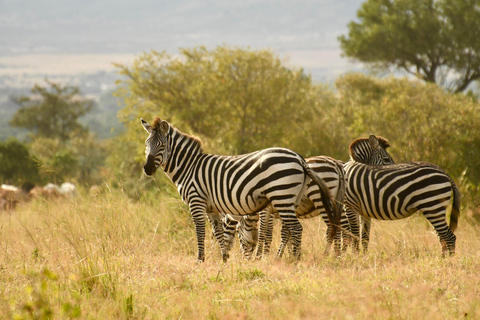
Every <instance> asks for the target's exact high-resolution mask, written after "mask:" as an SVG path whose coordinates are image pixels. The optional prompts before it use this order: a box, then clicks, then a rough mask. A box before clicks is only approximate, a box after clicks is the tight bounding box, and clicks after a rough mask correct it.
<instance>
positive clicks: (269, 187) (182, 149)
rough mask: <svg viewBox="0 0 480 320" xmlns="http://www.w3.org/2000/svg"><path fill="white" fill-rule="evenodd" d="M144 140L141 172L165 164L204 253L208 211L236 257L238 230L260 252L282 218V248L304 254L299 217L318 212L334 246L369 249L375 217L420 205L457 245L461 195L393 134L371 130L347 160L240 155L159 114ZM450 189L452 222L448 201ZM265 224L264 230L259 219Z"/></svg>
mask: <svg viewBox="0 0 480 320" xmlns="http://www.w3.org/2000/svg"><path fill="white" fill-rule="evenodd" d="M141 123H142V125H143V127H144V129H145V130H146V131H147V132H148V133H149V136H148V137H147V139H146V140H145V147H146V148H145V156H146V159H147V161H146V163H145V165H144V172H145V174H147V175H153V174H154V173H155V172H156V170H157V168H158V167H162V168H163V170H164V172H165V173H166V174H167V176H168V177H169V178H170V179H171V180H172V181H173V182H174V183H175V185H176V186H177V189H178V192H179V194H180V196H181V198H182V200H183V201H184V203H185V204H187V205H188V206H189V208H190V212H191V215H192V218H193V222H194V225H195V231H196V236H197V249H198V255H197V261H200V262H202V261H204V260H205V221H206V219H205V217H207V218H208V220H209V222H210V223H211V226H212V232H213V234H214V237H215V239H216V240H217V242H218V243H219V245H220V250H221V253H222V257H223V260H224V261H226V260H227V259H228V257H229V251H230V249H231V247H232V243H233V239H234V236H235V233H238V236H239V240H240V245H241V249H242V252H243V254H244V256H245V257H247V258H250V257H251V256H252V255H253V252H254V250H255V249H257V253H256V256H257V257H258V258H260V257H261V256H262V255H263V254H267V253H268V252H269V250H270V243H271V240H272V229H273V218H274V217H276V218H278V219H280V220H281V225H282V230H281V244H280V247H279V250H278V252H277V255H278V256H281V255H282V254H283V252H284V249H285V247H287V246H288V245H290V246H291V250H292V253H293V256H294V257H295V258H296V259H299V258H300V255H301V242H302V225H301V223H300V222H299V219H308V218H312V217H315V216H318V215H320V216H321V217H322V219H323V220H324V221H325V223H326V224H327V241H328V245H327V249H326V250H327V251H326V252H328V250H329V248H330V246H331V244H332V243H334V248H335V253H336V254H337V255H338V254H340V252H341V250H342V249H345V247H346V245H349V244H352V246H353V248H354V249H355V250H360V239H361V244H362V247H363V250H364V251H366V250H367V248H368V240H369V231H370V224H371V218H375V219H380V220H397V219H403V218H406V217H408V216H410V215H412V214H413V213H414V212H416V211H420V212H422V213H423V215H424V216H425V217H426V218H427V220H428V221H429V222H430V223H431V224H432V225H433V227H434V229H435V231H436V232H437V235H438V237H439V239H440V243H441V245H442V252H443V253H444V254H445V253H449V254H451V255H452V254H454V253H455V235H454V234H453V231H455V228H456V225H457V222H458V217H459V213H460V211H459V210H460V193H459V190H458V188H457V186H456V185H455V183H454V182H453V180H452V179H451V178H450V177H449V176H448V175H447V174H446V173H445V172H443V171H442V170H441V169H440V168H438V167H437V166H435V165H433V164H430V163H426V162H412V163H405V164H395V163H394V161H393V159H392V157H391V156H390V155H389V154H388V152H387V151H386V149H387V148H388V147H389V143H388V141H387V140H386V139H384V138H381V137H375V136H373V135H371V136H370V137H369V138H367V139H364V138H361V139H357V140H355V141H354V142H352V144H351V145H350V147H349V152H350V160H349V161H348V162H346V163H343V162H341V161H339V160H335V159H332V158H329V157H325V156H318V157H313V158H309V159H306V160H305V159H304V158H303V157H302V156H300V155H299V154H297V153H295V152H293V151H291V150H289V149H285V148H268V149H264V150H259V151H256V152H252V153H249V154H244V155H238V156H220V155H213V154H207V153H204V152H203V149H202V144H201V141H200V140H199V139H198V138H196V137H194V136H191V135H188V134H185V133H182V132H181V131H180V130H178V129H177V128H175V127H174V126H172V125H171V124H170V123H168V122H167V121H164V120H161V119H160V118H158V117H156V118H155V119H154V121H153V123H152V124H151V125H150V124H149V123H147V122H146V121H144V120H143V119H141ZM452 194H453V201H452V210H451V218H450V226H449V225H448V224H447V219H446V216H447V214H446V213H447V207H448V206H449V204H450V199H451V195H452ZM258 222H260V226H259V228H257V224H258Z"/></svg>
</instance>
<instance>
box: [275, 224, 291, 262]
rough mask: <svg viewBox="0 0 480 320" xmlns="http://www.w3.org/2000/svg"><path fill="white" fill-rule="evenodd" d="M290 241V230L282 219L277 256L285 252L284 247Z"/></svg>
mask: <svg viewBox="0 0 480 320" xmlns="http://www.w3.org/2000/svg"><path fill="white" fill-rule="evenodd" d="M289 241H290V231H289V230H288V228H287V227H286V226H285V223H284V222H283V220H282V230H281V231H280V246H279V247H278V251H277V257H279V258H281V257H282V256H283V253H284V252H285V247H286V246H287V245H288V242H289Z"/></svg>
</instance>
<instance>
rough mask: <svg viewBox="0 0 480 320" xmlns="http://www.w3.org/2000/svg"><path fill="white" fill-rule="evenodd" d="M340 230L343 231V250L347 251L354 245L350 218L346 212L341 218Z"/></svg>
mask: <svg viewBox="0 0 480 320" xmlns="http://www.w3.org/2000/svg"><path fill="white" fill-rule="evenodd" d="M340 230H341V237H340V238H341V240H342V241H343V245H342V248H341V250H342V251H346V250H347V247H348V246H349V245H352V235H351V233H352V230H351V229H350V224H349V223H348V218H347V215H346V214H345V212H343V213H342V216H341V218H340Z"/></svg>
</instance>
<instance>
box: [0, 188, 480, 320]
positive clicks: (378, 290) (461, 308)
mask: <svg viewBox="0 0 480 320" xmlns="http://www.w3.org/2000/svg"><path fill="white" fill-rule="evenodd" d="M161 199H162V201H159V203H158V204H156V205H155V206H151V205H147V204H142V203H138V202H133V201H130V200H129V199H128V198H127V197H125V196H123V195H122V194H121V193H120V192H118V193H117V192H114V193H113V194H112V193H107V194H105V195H101V196H98V197H96V198H90V197H80V198H78V199H76V200H75V201H63V202H57V201H52V202H47V201H40V200H38V201H35V202H33V203H30V204H25V205H21V206H19V207H18V208H17V210H16V211H14V212H11V213H3V214H2V216H1V217H0V225H1V226H0V247H1V250H0V283H1V284H2V285H1V286H0V290H1V295H0V318H1V319H8V318H20V319H22V318H25V319H29V318H30V319H31V318H34V319H41V317H42V316H43V315H46V316H47V317H53V318H60V319H61V318H65V319H67V318H77V317H78V318H83V319H132V318H137V319H158V318H160V319H180V318H181V319H192V318H195V319H258V318H260V319H261V318H265V319H319V318H335V319H388V318H390V319H425V318H431V319H445V318H450V319H458V318H467V319H476V318H479V317H480V273H479V272H478V270H480V260H479V257H480V228H479V225H478V222H476V221H475V220H474V219H472V218H467V217H465V216H462V217H461V220H460V223H459V228H458V230H457V232H456V235H457V253H456V255H455V256H454V257H451V258H442V257H441V248H440V244H439V242H438V239H437V237H436V235H435V234H434V232H433V228H432V227H431V226H430V225H429V224H428V222H427V221H426V220H425V219H424V218H423V217H421V216H414V217H412V218H410V219H406V220H402V221H398V222H380V221H373V226H372V239H371V243H370V251H369V252H368V253H367V254H364V255H360V256H357V255H354V254H352V253H351V252H347V254H345V255H344V256H342V257H341V258H334V257H332V256H330V257H324V256H323V254H322V253H323V251H324V246H325V242H324V238H323V237H324V233H325V227H324V225H323V223H322V222H320V220H318V219H312V220H311V221H306V222H305V223H303V225H304V237H303V246H302V260H301V261H300V262H298V263H293V262H292V261H291V260H290V259H289V256H288V253H287V254H286V256H285V257H284V258H283V259H282V260H276V259H275V258H274V257H273V255H272V256H270V257H268V258H266V259H264V260H261V261H245V260H243V259H242V258H241V256H240V252H239V247H238V243H237V244H236V245H235V247H234V249H233V252H232V257H231V259H230V261H229V262H228V263H227V264H223V263H221V256H220V253H219V249H218V246H217V245H216V244H215V243H214V242H213V241H212V240H211V238H210V237H209V236H207V243H206V248H207V250H206V254H207V256H206V262H205V263H203V264H197V263H195V258H196V238H195V234H194V228H193V223H192V222H191V218H190V215H189V213H188V211H187V210H186V209H185V207H184V206H183V205H182V204H181V203H180V202H179V200H177V199H170V198H161ZM278 229H279V228H278V226H277V228H276V229H275V236H276V237H275V240H274V244H273V248H276V247H278V231H279V230H278ZM207 232H210V231H209V230H208V231H207ZM207 234H209V233H207Z"/></svg>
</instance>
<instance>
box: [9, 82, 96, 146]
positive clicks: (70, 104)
mask: <svg viewBox="0 0 480 320" xmlns="http://www.w3.org/2000/svg"><path fill="white" fill-rule="evenodd" d="M46 82H47V84H48V85H49V88H47V87H43V86H40V85H38V84H36V85H34V87H33V88H32V89H31V95H28V96H20V97H16V98H14V100H15V102H16V103H17V104H19V105H20V109H18V111H17V112H16V113H15V114H14V116H13V117H12V119H11V120H10V122H9V124H10V125H11V126H13V127H18V128H25V129H27V130H29V131H31V132H32V133H33V134H34V135H36V136H40V137H45V138H59V139H60V140H62V141H65V140H68V139H69V138H70V134H71V133H73V132H83V133H84V132H87V131H88V130H87V128H85V127H83V126H82V125H81V124H80V123H79V122H78V119H79V118H80V117H81V116H83V115H85V114H86V113H88V112H89V111H90V110H91V109H92V108H93V102H92V101H91V100H87V99H85V98H83V97H82V96H81V94H80V90H79V89H78V87H75V86H62V85H61V84H57V83H54V82H51V81H49V80H46Z"/></svg>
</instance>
